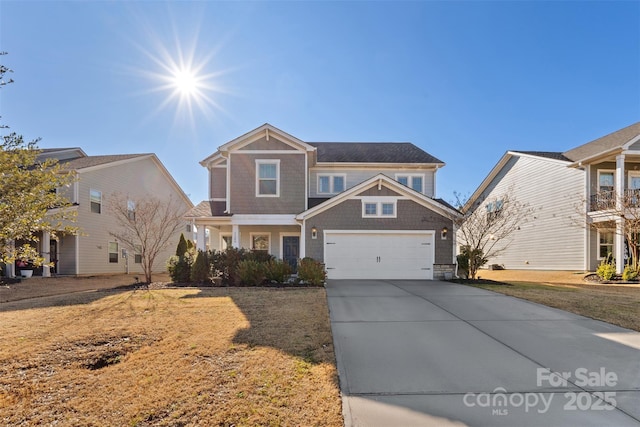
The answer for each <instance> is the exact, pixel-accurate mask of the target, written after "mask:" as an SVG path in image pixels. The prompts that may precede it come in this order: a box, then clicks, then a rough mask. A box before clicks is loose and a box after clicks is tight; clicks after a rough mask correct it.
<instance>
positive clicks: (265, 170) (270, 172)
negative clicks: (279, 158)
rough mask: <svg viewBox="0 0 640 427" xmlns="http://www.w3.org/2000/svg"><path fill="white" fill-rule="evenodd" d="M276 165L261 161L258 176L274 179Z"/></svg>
mask: <svg viewBox="0 0 640 427" xmlns="http://www.w3.org/2000/svg"><path fill="white" fill-rule="evenodd" d="M276 170H277V169H276V165H275V164H270V163H266V164H265V163H261V164H260V172H259V173H260V175H259V177H260V178H270V179H276V178H277V172H276Z"/></svg>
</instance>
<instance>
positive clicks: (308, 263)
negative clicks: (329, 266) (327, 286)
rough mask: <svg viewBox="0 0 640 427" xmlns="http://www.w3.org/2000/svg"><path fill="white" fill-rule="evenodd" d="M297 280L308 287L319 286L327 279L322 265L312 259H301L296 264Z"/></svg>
mask: <svg viewBox="0 0 640 427" xmlns="http://www.w3.org/2000/svg"><path fill="white" fill-rule="evenodd" d="M298 278H299V279H300V280H301V281H302V282H304V283H307V284H309V285H313V286H319V285H322V284H324V281H325V280H326V279H327V272H326V271H325V270H324V264H322V263H321V262H318V261H316V260H314V259H313V258H303V259H301V260H300V263H299V264H298Z"/></svg>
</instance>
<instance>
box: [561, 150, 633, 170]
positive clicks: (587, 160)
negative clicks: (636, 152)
mask: <svg viewBox="0 0 640 427" xmlns="http://www.w3.org/2000/svg"><path fill="white" fill-rule="evenodd" d="M620 152H622V148H621V147H614V148H611V149H609V150H607V151H602V152H600V153H598V154H594V155H592V156H589V157H585V158H584V159H580V160H578V161H576V162H573V163H571V164H569V165H568V167H570V168H579V167H582V166H584V165H585V164H590V163H594V162H595V161H596V160H600V159H604V158H606V157H609V156H612V155H614V154H618V153H620Z"/></svg>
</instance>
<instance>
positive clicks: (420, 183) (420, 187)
mask: <svg viewBox="0 0 640 427" xmlns="http://www.w3.org/2000/svg"><path fill="white" fill-rule="evenodd" d="M396 181H398V182H399V183H400V184H402V185H406V186H407V187H410V188H413V189H414V190H416V191H418V192H420V193H424V174H396Z"/></svg>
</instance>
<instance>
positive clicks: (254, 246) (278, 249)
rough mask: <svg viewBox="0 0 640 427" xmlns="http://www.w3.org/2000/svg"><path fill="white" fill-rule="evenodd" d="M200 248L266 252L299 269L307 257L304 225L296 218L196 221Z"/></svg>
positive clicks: (271, 216)
mask: <svg viewBox="0 0 640 427" xmlns="http://www.w3.org/2000/svg"><path fill="white" fill-rule="evenodd" d="M191 221H192V224H193V225H194V229H195V242H196V248H197V249H199V250H216V251H224V250H226V249H227V248H230V247H234V248H243V249H247V250H251V251H265V252H267V253H269V254H271V255H273V256H274V257H276V258H278V259H282V260H284V261H287V262H288V263H289V264H290V265H291V266H292V267H294V268H295V267H296V266H297V262H298V259H300V258H301V257H303V256H304V255H303V246H304V242H303V241H302V225H301V224H300V223H299V222H298V221H296V219H295V217H294V216H293V215H231V216H225V217H209V218H203V217H199V218H192V219H191Z"/></svg>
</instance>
